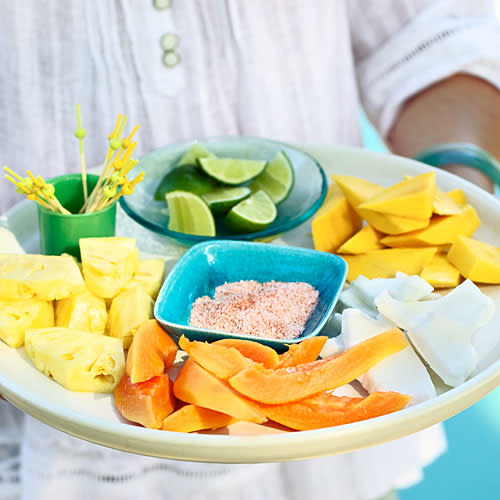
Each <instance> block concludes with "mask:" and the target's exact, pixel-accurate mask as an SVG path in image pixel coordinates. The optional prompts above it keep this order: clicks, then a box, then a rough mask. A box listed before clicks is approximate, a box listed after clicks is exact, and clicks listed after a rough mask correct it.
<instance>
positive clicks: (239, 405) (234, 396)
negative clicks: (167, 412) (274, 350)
mask: <svg viewBox="0 0 500 500" xmlns="http://www.w3.org/2000/svg"><path fill="white" fill-rule="evenodd" d="M255 366H262V365H260V364H256V365H255ZM174 394H175V396H176V397H177V398H179V399H180V400H181V401H185V402H186V403H191V404H194V405H197V406H203V407H204V408H208V409H210V410H215V411H219V412H221V413H225V414H226V415H231V416H232V417H234V418H237V419H238V420H245V421H248V422H254V423H257V424H261V423H262V422H265V420H266V416H265V415H264V413H262V411H261V410H260V409H259V408H258V407H257V405H256V404H255V403H253V402H252V401H248V400H247V399H245V398H244V397H242V396H240V395H239V394H238V393H237V392H236V391H234V390H233V389H232V388H231V386H230V385H229V384H228V383H227V382H224V381H223V380H219V379H218V378H217V377H215V376H214V375H212V374H211V373H209V372H208V371H207V370H205V369H203V368H202V367H201V366H200V365H198V364H197V363H195V362H194V361H193V360H192V359H190V358H188V359H187V361H186V362H185V363H184V366H183V367H182V369H181V371H180V372H179V375H178V376H177V378H176V379H175V382H174Z"/></svg>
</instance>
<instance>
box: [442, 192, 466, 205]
mask: <svg viewBox="0 0 500 500" xmlns="http://www.w3.org/2000/svg"><path fill="white" fill-rule="evenodd" d="M447 194H448V196H449V197H450V198H451V199H452V200H453V201H454V202H455V203H456V204H457V205H467V198H466V196H465V193H464V192H463V191H462V190H461V189H453V190H452V191H448V193H447Z"/></svg>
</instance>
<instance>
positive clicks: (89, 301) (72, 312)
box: [55, 290, 108, 335]
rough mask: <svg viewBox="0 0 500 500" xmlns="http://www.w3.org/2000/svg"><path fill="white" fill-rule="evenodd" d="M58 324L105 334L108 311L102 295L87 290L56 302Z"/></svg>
mask: <svg viewBox="0 0 500 500" xmlns="http://www.w3.org/2000/svg"><path fill="white" fill-rule="evenodd" d="M55 311H56V326H62V327H65V328H74V329H75V330H82V331H84V332H89V333H97V334H99V335H103V334H104V330H105V329H106V321H107V319H108V312H107V311H106V303H105V302H104V300H103V299H101V298H100V297H96V296H95V295H94V294H93V293H91V292H89V291H88V290H85V291H84V292H83V293H79V294H77V295H72V296H71V297H68V298H66V299H61V300H58V301H57V302H56V307H55Z"/></svg>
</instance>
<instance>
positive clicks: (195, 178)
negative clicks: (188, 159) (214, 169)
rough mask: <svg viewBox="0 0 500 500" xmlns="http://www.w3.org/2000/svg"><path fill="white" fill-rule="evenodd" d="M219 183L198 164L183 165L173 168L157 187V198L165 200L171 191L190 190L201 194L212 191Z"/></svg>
mask: <svg viewBox="0 0 500 500" xmlns="http://www.w3.org/2000/svg"><path fill="white" fill-rule="evenodd" d="M216 185H217V183H216V182H215V181H214V180H213V179H212V178H210V177H208V176H207V175H205V174H204V173H203V172H202V171H201V170H200V169H199V168H198V167H197V166H196V165H182V166H181V167H177V168H174V169H173V170H171V171H170V172H169V173H168V174H167V175H166V176H165V177H164V178H163V179H162V181H161V182H160V185H159V186H158V187H157V189H156V193H155V200H158V201H163V200H164V199H165V195H166V194H167V193H169V192H170V191H189V192H190V193H194V194H197V195H198V196H201V195H202V194H205V193H208V192H209V191H212V190H213V189H214V188H215V187H216Z"/></svg>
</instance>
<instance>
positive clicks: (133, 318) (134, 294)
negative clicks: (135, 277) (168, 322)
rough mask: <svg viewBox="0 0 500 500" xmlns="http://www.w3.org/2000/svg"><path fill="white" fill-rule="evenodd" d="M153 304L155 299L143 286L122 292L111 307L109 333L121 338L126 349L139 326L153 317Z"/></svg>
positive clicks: (107, 328)
mask: <svg viewBox="0 0 500 500" xmlns="http://www.w3.org/2000/svg"><path fill="white" fill-rule="evenodd" d="M153 305H154V303H153V299H152V298H151V297H150V296H149V295H148V294H147V293H146V292H145V291H144V288H142V287H141V286H135V287H133V288H131V289H130V290H128V291H126V292H122V293H120V294H119V295H117V296H116V297H115V298H114V299H113V302H112V303H111V307H110V308H109V314H108V323H107V325H106V331H107V333H108V335H110V336H111V337H116V338H118V339H121V340H122V341H123V347H124V349H128V348H129V347H130V344H131V343H132V339H133V338H134V335H135V332H136V331H137V330H138V328H139V327H140V326H141V325H142V324H143V323H144V322H145V321H147V320H148V319H151V318H152V317H153Z"/></svg>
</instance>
